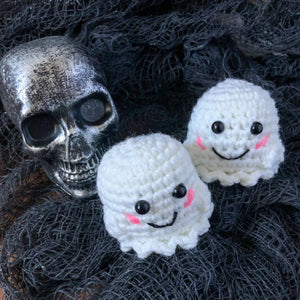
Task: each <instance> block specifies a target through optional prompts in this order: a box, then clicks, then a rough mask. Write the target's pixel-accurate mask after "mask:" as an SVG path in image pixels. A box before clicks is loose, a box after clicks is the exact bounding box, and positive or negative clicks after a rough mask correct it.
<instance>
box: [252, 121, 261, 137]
mask: <svg viewBox="0 0 300 300" xmlns="http://www.w3.org/2000/svg"><path fill="white" fill-rule="evenodd" d="M263 129H264V127H263V125H262V124H261V123H259V122H254V123H253V124H252V125H251V129H250V131H251V133H252V134H260V133H261V132H262V131H263Z"/></svg>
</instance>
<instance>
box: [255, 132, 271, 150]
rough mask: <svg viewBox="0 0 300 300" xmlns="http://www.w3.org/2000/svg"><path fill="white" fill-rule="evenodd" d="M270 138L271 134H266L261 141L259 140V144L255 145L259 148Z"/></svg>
mask: <svg viewBox="0 0 300 300" xmlns="http://www.w3.org/2000/svg"><path fill="white" fill-rule="evenodd" d="M268 139H269V136H268V135H267V136H265V137H264V138H263V140H262V141H261V142H259V143H258V144H256V145H255V149H256V150H257V149H259V148H261V147H263V146H264V145H265V144H266V143H267V141H268Z"/></svg>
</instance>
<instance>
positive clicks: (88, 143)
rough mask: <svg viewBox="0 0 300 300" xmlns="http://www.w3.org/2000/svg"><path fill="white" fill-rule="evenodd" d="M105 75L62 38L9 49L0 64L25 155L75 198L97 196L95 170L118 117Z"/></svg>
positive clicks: (0, 86)
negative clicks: (32, 157)
mask: <svg viewBox="0 0 300 300" xmlns="http://www.w3.org/2000/svg"><path fill="white" fill-rule="evenodd" d="M104 82H105V79H104V75H103V73H102V72H101V70H99V69H97V68H96V64H94V63H93V60H92V58H91V56H89V55H88V54H87V51H86V49H85V48H84V47H83V46H82V45H79V44H77V43H76V42H74V41H73V40H71V39H70V38H67V37H63V36H52V37H46V38H42V39H38V40H34V41H32V42H28V43H24V44H22V45H20V46H17V47H15V48H13V49H12V50H10V51H9V52H8V53H7V54H6V55H5V56H4V57H3V58H2V60H1V62H0V97H1V101H2V103H3V106H4V109H5V110H6V112H7V114H8V116H9V117H10V119H11V120H12V122H13V123H14V124H15V125H16V126H17V128H18V129H19V130H20V132H21V134H22V138H23V143H24V148H25V150H26V152H27V153H29V154H31V155H32V156H34V157H35V158H37V159H38V160H40V161H41V163H42V165H43V167H44V169H45V171H46V173H47V175H48V176H49V178H50V179H51V180H52V181H53V182H55V183H56V184H58V185H59V186H60V187H61V188H62V189H63V190H64V191H66V192H67V193H69V194H70V195H72V196H74V197H75V198H91V197H93V196H95V195H96V193H97V192H96V183H95V181H96V171H97V166H98V165H99V162H100V158H101V156H102V154H103V152H104V151H105V149H106V148H107V146H108V143H109V140H110V135H111V134H112V133H113V132H114V131H115V128H116V125H117V123H118V115H117V112H116V108H115V105H114V103H113V100H112V98H111V96H110V94H109V92H108V90H107V89H106V87H105V86H104Z"/></svg>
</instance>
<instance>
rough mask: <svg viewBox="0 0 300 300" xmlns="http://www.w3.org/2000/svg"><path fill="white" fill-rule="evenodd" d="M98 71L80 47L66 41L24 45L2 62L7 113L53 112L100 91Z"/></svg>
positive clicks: (1, 79) (0, 81) (0, 86)
mask: <svg viewBox="0 0 300 300" xmlns="http://www.w3.org/2000/svg"><path fill="white" fill-rule="evenodd" d="M95 76H96V71H95V69H94V67H93V66H92V64H91V62H90V61H89V58H88V56H87V55H86V54H85V52H84V50H83V49H82V48H81V46H79V45H77V44H76V43H74V42H73V41H72V40H70V39H69V38H66V37H58V36H57V37H47V38H43V39H39V40H35V41H32V42H28V43H25V44H22V45H20V46H18V47H16V48H14V49H12V50H11V51H9V52H8V53H7V54H6V55H5V56H4V57H3V59H2V60H1V62H0V90H1V98H2V102H3V104H4V106H5V108H6V110H7V111H8V113H11V114H15V115H18V116H19V114H20V113H21V114H22V115H23V116H25V115H26V114H27V113H29V112H30V113H31V114H32V113H34V112H40V111H41V110H53V109H55V108H56V107H58V106H60V105H61V104H63V105H66V106H67V105H69V104H70V103H72V102H73V101H74V100H75V99H77V98H82V97H84V96H86V95H88V94H89V93H91V92H93V91H94V90H97V85H99V84H98V83H96V81H95V79H94V78H95Z"/></svg>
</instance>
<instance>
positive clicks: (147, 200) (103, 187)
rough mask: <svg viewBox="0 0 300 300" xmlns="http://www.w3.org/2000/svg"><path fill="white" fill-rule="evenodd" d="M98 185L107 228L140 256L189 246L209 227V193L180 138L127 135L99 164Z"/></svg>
mask: <svg viewBox="0 0 300 300" xmlns="http://www.w3.org/2000/svg"><path fill="white" fill-rule="evenodd" d="M97 187H98V192H99V196H100V199H101V201H102V203H103V209H104V223H105V226H106V229H107V231H108V232H109V233H110V234H111V235H112V236H113V237H115V238H117V239H118V240H119V242H120V246H121V250H122V251H124V252H126V251H129V250H131V249H133V250H134V251H135V252H136V253H137V255H138V257H140V258H145V257H147V256H148V255H150V254H151V253H152V252H156V253H158V254H163V255H167V256H169V255H172V254H174V252H175V250H176V247H177V245H179V246H180V247H182V248H184V249H191V248H193V247H195V246H196V245H197V242H198V236H199V235H201V234H203V233H205V232H207V231H208V229H209V227H210V225H209V221H208V219H209V217H210V216H211V214H212V211H213V204H212V202H211V195H210V192H209V190H208V188H207V186H206V185H205V184H204V183H203V182H202V181H201V180H200V178H199V176H198V174H197V171H196V169H195V167H194V166H193V163H192V161H191V158H190V156H189V154H188V152H187V150H186V149H185V148H184V146H183V145H182V144H181V143H180V142H178V141H177V140H175V139H173V138H171V137H169V136H167V135H163V134H150V135H145V136H138V137H135V138H129V139H127V140H125V141H124V142H121V143H120V144H117V145H115V146H114V147H112V148H111V149H110V150H109V151H108V152H106V153H105V155H104V156H103V158H102V161H101V163H100V165H99V168H98V176H97Z"/></svg>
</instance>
